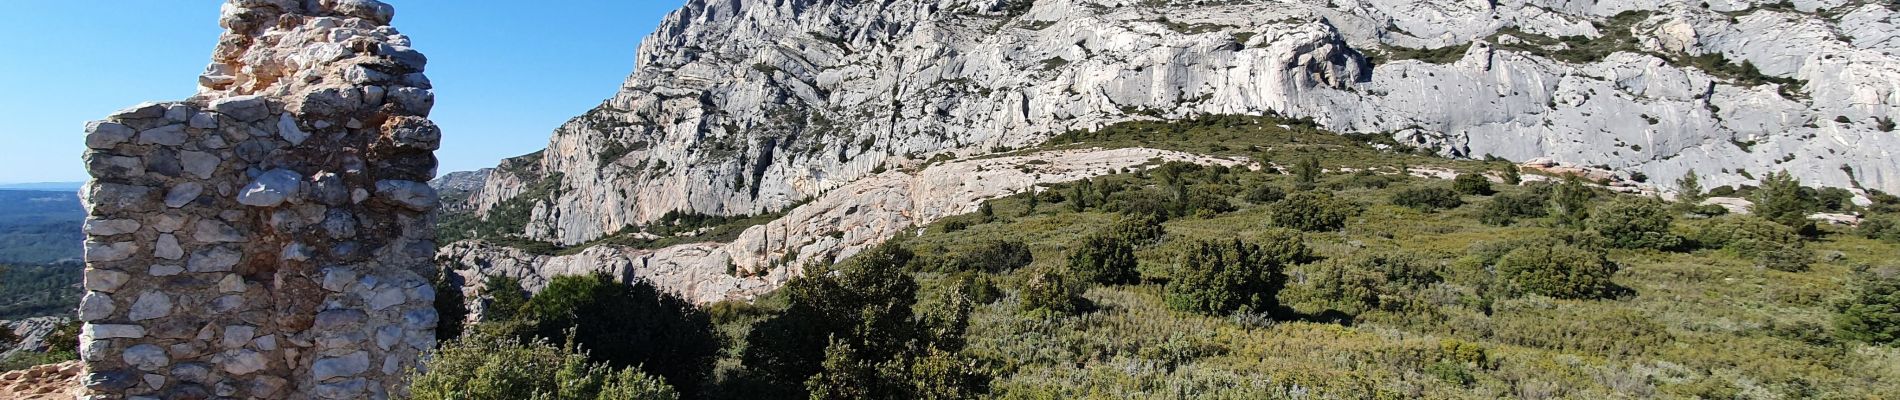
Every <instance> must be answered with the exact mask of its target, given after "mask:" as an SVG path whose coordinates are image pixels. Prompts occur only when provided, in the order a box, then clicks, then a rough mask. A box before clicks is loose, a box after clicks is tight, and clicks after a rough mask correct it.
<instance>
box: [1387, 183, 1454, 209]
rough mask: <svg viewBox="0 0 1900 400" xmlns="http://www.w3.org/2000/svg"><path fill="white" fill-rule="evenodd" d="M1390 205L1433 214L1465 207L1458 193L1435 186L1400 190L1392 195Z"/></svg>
mask: <svg viewBox="0 0 1900 400" xmlns="http://www.w3.org/2000/svg"><path fill="white" fill-rule="evenodd" d="M1392 205H1395V206H1400V207H1406V208H1411V209H1414V210H1419V211H1424V212H1433V211H1438V210H1446V209H1453V208H1458V207H1459V206H1463V205H1465V201H1464V199H1462V198H1460V197H1459V196H1458V192H1454V191H1452V190H1451V189H1446V188H1442V187H1437V186H1428V187H1413V188H1405V189H1403V190H1400V191H1399V192H1398V193H1394V194H1393V195H1392Z"/></svg>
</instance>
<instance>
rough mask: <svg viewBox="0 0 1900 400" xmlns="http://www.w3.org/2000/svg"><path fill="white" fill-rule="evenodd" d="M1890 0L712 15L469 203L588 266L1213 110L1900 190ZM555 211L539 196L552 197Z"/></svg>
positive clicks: (1562, 155) (1670, 170) (1528, 153)
mask: <svg viewBox="0 0 1900 400" xmlns="http://www.w3.org/2000/svg"><path fill="white" fill-rule="evenodd" d="M1896 8H1900V7H1896V6H1894V5H1893V3H1892V2H1879V1H1867V0H1802V1H1795V2H1793V3H1783V2H1778V1H1777V2H1769V1H1746V0H1744V1H1737V0H1711V1H1706V2H1704V1H1671V0H1662V1H1637V0H1608V1H1522V0H1514V1H1498V2H1426V1H1418V0H1331V1H1305V0H1302V1H1248V0H1231V1H1155V0H1145V1H1135V0H1035V1H1031V0H892V1H877V2H866V1H826V0H819V1H765V0H734V1H700V0H693V1H688V2H687V4H686V5H685V6H684V7H683V8H681V9H680V10H678V11H676V12H674V13H673V14H671V15H670V16H668V17H667V18H666V19H665V20H664V21H663V22H662V23H661V24H660V26H659V28H658V29H657V31H656V32H654V33H653V34H652V36H650V37H648V38H647V39H646V40H645V42H644V43H643V44H642V46H641V48H640V51H639V64H638V70H637V71H636V72H634V73H633V74H632V75H631V76H630V77H628V79H627V81H626V83H625V84H624V85H623V86H622V90H621V91H620V93H619V94H618V95H616V96H614V97H613V98H612V99H609V100H607V101H606V102H604V103H602V104H601V105H600V106H599V107H597V108H595V109H593V110H591V111H589V112H587V113H585V114H584V115H581V116H579V117H576V118H574V119H572V120H571V121H569V122H568V123H566V124H564V125H563V126H561V127H560V128H559V129H557V130H556V131H555V132H554V135H553V138H552V139H551V140H550V142H549V146H548V148H547V150H545V151H544V152H541V153H537V154H535V155H531V156H529V157H523V158H520V159H515V160H510V161H509V163H510V164H513V165H512V167H510V166H504V168H500V169H498V170H497V173H495V174H494V177H493V179H490V180H488V182H487V183H486V185H485V186H486V187H484V188H483V190H481V191H480V193H479V194H478V195H477V196H476V198H475V199H473V200H472V204H474V205H476V206H477V207H478V208H480V209H483V210H486V209H487V208H488V207H490V206H493V205H495V204H499V203H500V202H502V201H504V200H507V199H510V198H513V197H516V196H517V195H519V194H522V193H524V192H527V193H529V194H530V195H531V197H533V198H530V199H525V200H524V201H526V202H528V203H530V204H531V205H532V207H531V208H532V215H531V217H530V218H528V222H526V223H525V224H524V225H525V226H523V227H522V229H523V231H524V232H525V233H526V235H527V236H530V237H532V238H535V239H539V240H544V241H551V242H556V243H560V244H574V243H580V242H584V241H587V240H590V239H595V238H599V237H602V236H605V235H608V234H612V233H615V232H619V231H621V230H623V229H626V228H627V227H629V226H633V225H636V224H641V223H645V222H648V221H651V220H654V219H656V218H658V217H659V216H661V215H662V214H664V213H666V212H668V211H674V210H686V211H693V212H698V213H707V214H722V215H743V214H757V213H762V212H767V211H773V210H778V209H780V208H784V207H787V206H789V205H792V204H795V203H797V202H799V201H803V200H806V199H811V198H814V197H818V196H821V195H823V194H824V193H827V192H829V191H833V190H837V189H838V188H841V187H844V186H845V185H848V184H850V183H851V182H855V181H858V180H860V179H864V178H866V177H870V176H874V175H876V174H875V173H874V172H873V171H875V170H877V169H878V168H879V167H880V166H891V165H897V164H902V163H904V162H906V161H912V160H921V159H927V158H931V157H933V156H937V155H941V154H951V155H956V156H969V155H976V154H982V153H987V152H991V151H993V149H996V148H999V147H1021V146H1026V145H1032V144H1035V143H1038V142H1040V141H1042V140H1044V139H1046V138H1048V137H1050V136H1052V135H1054V134H1057V133H1060V132H1063V131H1067V130H1072V129H1091V128H1095V127H1100V126H1103V125H1105V124H1108V123H1112V122H1117V121H1123V120H1129V119H1151V118H1177V117H1183V116H1187V115H1193V114H1263V113H1269V112H1277V113H1281V114H1285V115H1291V116H1303V117H1311V118H1313V119H1315V120H1317V121H1319V122H1320V123H1321V124H1323V125H1324V126H1326V127H1328V128H1330V129H1333V130H1336V131H1341V132H1364V133H1378V134H1384V135H1391V136H1393V137H1395V138H1399V139H1402V140H1403V141H1405V142H1406V143H1410V144H1416V145H1418V146H1421V147H1428V148H1432V149H1436V150H1437V151H1439V152H1440V153H1443V154H1446V155H1450V156H1466V157H1481V156H1485V155H1495V156H1500V157H1505V158H1510V159H1517V160H1525V159H1531V158H1537V157H1548V158H1551V159H1554V160H1556V161H1558V162H1561V163H1564V164H1567V165H1578V166H1598V167H1602V168H1607V169H1611V170H1616V171H1620V173H1622V174H1625V175H1626V176H1634V175H1636V174H1637V173H1640V174H1642V175H1644V176H1646V177H1648V178H1649V179H1650V180H1652V181H1655V182H1666V181H1669V180H1673V179H1675V178H1676V177H1678V176H1680V175H1681V174H1683V173H1684V172H1686V171H1688V170H1689V169H1690V168H1694V169H1696V170H1697V172H1700V173H1702V174H1705V175H1713V176H1710V177H1706V178H1705V179H1704V182H1705V184H1707V185H1710V186H1715V185H1725V184H1743V183H1749V182H1750V178H1748V176H1750V175H1755V176H1759V175H1761V174H1763V173H1766V172H1769V171H1773V170H1782V169H1786V170H1790V171H1792V172H1794V173H1795V174H1796V175H1797V176H1798V177H1800V178H1802V179H1803V180H1805V181H1807V182H1809V183H1812V184H1821V185H1829V186H1841V187H1853V186H1864V187H1867V188H1877V189H1882V190H1887V191H1896V189H1900V163H1896V161H1895V158H1894V157H1892V156H1891V155H1890V154H1889V151H1890V150H1888V149H1893V148H1900V133H1896V132H1894V128H1893V124H1894V122H1893V121H1895V120H1896V119H1900V41H1896V40H1895V39H1894V34H1893V32H1896V31H1900V29H1895V28H1896V27H1895V26H1894V24H1895V19H1894V15H1895V13H1896ZM535 186H539V187H541V188H556V189H558V190H529V188H531V187H535Z"/></svg>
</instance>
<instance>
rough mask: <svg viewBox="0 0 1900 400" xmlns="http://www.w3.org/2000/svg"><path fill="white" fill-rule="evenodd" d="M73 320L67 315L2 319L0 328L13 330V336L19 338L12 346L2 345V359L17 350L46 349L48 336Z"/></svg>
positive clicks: (35, 350)
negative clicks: (15, 319)
mask: <svg viewBox="0 0 1900 400" xmlns="http://www.w3.org/2000/svg"><path fill="white" fill-rule="evenodd" d="M71 322H72V318H66V317H34V318H27V319H22V320H19V321H3V320H0V330H6V331H8V332H12V333H13V337H15V338H18V341H17V342H15V343H13V346H12V347H0V359H4V358H7V357H8V356H11V355H13V354H14V353H16V352H22V351H34V352H43V351H46V346H47V343H46V336H47V335H51V334H52V333H53V331H54V330H58V329H59V327H60V326H63V325H66V324H67V323H71ZM0 344H4V343H0Z"/></svg>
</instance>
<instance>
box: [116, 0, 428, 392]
mask: <svg viewBox="0 0 1900 400" xmlns="http://www.w3.org/2000/svg"><path fill="white" fill-rule="evenodd" d="M392 16H393V10H392V9H391V8H390V7H389V6H388V5H386V4H383V3H380V2H377V1H375V0H306V1H294V0H232V1H230V2H228V3H226V4H225V5H224V6H223V9H222V15H221V17H220V19H219V23H220V24H221V25H222V26H223V27H224V28H225V32H224V34H223V36H222V37H220V39H219V42H218V46H217V47H216V49H215V50H214V51H213V54H212V60H213V61H212V63H211V65H210V66H209V67H208V68H206V70H205V73H204V74H203V75H202V76H201V77H200V78H199V84H200V91H199V94H198V95H196V96H193V97H192V98H190V99H187V100H185V101H181V102H168V103H146V104H140V105H138V106H134V107H131V108H127V109H124V110H121V111H119V112H116V113H113V114H112V115H111V116H108V117H107V118H106V119H105V120H102V121H97V122H93V123H91V124H89V125H88V126H87V128H86V133H87V134H86V145H87V147H88V150H87V152H86V154H85V161H86V166H87V169H88V171H89V172H90V173H91V174H92V177H93V180H92V181H91V182H89V183H88V184H87V185H86V188H85V189H84V191H83V196H84V200H85V203H86V209H87V212H88V220H87V223H86V235H87V241H86V245H85V248H86V252H85V260H86V271H85V285H84V286H85V290H87V293H86V295H85V297H84V298H83V300H82V301H81V303H80V305H79V319H80V320H83V321H85V322H86V324H85V326H84V327H83V329H82V331H81V336H80V343H79V345H80V357H81V359H82V361H84V363H85V365H86V372H85V375H84V377H83V379H82V380H83V382H84V386H85V388H84V392H85V396H83V397H84V398H96V399H158V398H165V399H186V398H194V399H202V398H210V397H217V398H259V399H290V398H297V399H303V398H324V399H361V398H371V399H382V398H390V397H396V396H400V394H401V389H402V387H403V385H402V377H403V375H404V373H405V372H406V370H407V369H408V368H411V367H415V366H417V362H418V360H419V356H420V355H421V353H422V352H423V351H425V350H427V349H431V348H432V347H433V346H434V344H435V333H434V329H435V325H436V313H435V310H434V308H433V302H434V293H433V292H432V289H431V286H430V285H429V284H428V281H427V278H428V277H430V276H432V275H433V274H435V273H436V271H437V270H436V267H435V266H434V264H433V263H432V261H431V257H432V256H433V254H434V252H435V247H436V246H435V243H434V235H435V233H434V227H433V221H434V217H433V214H432V211H434V208H435V207H436V205H437V199H436V194H435V192H434V191H433V190H431V189H430V188H429V186H428V185H426V184H424V183H423V182H427V181H429V180H430V178H432V177H434V175H435V166H436V161H435V157H434V155H433V151H434V150H435V149H436V148H437V147H438V145H439V140H440V138H441V131H440V130H439V129H437V128H436V126H435V125H434V124H433V123H431V122H430V121H429V120H428V119H427V116H428V113H429V109H430V107H431V106H432V103H433V97H432V96H433V94H432V92H431V90H430V86H429V82H428V79H427V78H426V77H424V76H423V74H422V72H423V68H424V63H425V59H424V58H423V57H422V55H421V54H420V53H417V52H416V51H415V50H414V49H411V48H410V47H409V40H408V38H406V37H404V36H403V35H402V34H400V33H398V32H396V30H395V29H393V28H390V27H389V26H388V23H389V21H390V18H391V17H392Z"/></svg>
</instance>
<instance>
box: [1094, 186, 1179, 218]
mask: <svg viewBox="0 0 1900 400" xmlns="http://www.w3.org/2000/svg"><path fill="white" fill-rule="evenodd" d="M1172 199H1173V196H1169V195H1168V194H1167V193H1162V192H1161V191H1160V190H1157V189H1152V188H1150V189H1139V190H1127V191H1122V192H1117V193H1115V194H1112V195H1109V196H1108V205H1107V207H1106V208H1107V209H1109V210H1110V211H1116V212H1120V213H1123V214H1128V215H1140V216H1148V217H1153V218H1155V219H1158V220H1166V219H1168V218H1169V217H1172V216H1174V212H1175V208H1174V203H1173V200H1172Z"/></svg>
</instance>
